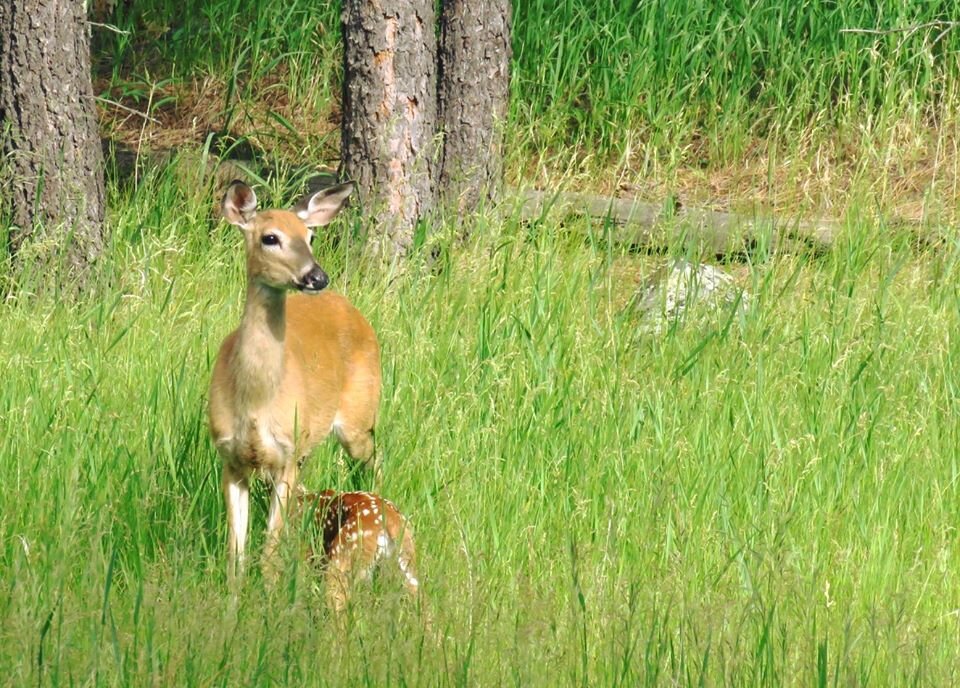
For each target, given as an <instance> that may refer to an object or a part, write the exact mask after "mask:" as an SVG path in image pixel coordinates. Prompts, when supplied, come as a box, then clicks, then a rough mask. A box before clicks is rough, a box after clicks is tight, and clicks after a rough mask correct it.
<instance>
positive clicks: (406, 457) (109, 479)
mask: <svg viewBox="0 0 960 688" xmlns="http://www.w3.org/2000/svg"><path fill="white" fill-rule="evenodd" d="M193 193H194V192H193V190H192V189H191V190H189V191H184V190H183V189H181V187H179V186H178V184H177V182H176V177H175V176H172V175H163V174H160V175H157V176H156V177H151V178H149V179H148V180H147V181H146V182H145V183H144V185H143V186H142V187H141V188H140V190H139V191H138V192H136V193H127V194H123V193H118V194H117V195H115V197H114V203H115V204H116V206H117V207H120V208H123V212H122V213H119V214H118V216H117V226H116V233H115V237H116V241H115V246H114V248H113V249H112V252H111V254H110V256H109V260H108V261H106V262H105V265H104V270H103V274H102V275H101V277H102V279H103V282H102V285H101V288H100V290H99V291H96V292H94V293H93V294H91V295H90V297H89V298H87V299H85V300H83V301H81V302H79V303H77V304H70V305H68V304H66V303H62V302H58V301H57V300H56V299H55V298H53V297H40V298H37V299H30V298H24V299H22V300H13V301H9V302H8V303H6V304H5V305H4V309H3V311H2V315H0V317H2V325H0V346H2V348H3V350H4V351H5V352H6V354H5V360H6V368H5V373H4V386H3V393H2V395H0V417H2V419H3V425H4V428H5V432H4V434H3V437H2V438H0V455H2V456H4V457H5V460H4V462H3V463H2V465H0V486H2V487H0V514H2V518H0V542H2V543H3V547H2V549H0V565H2V567H3V569H4V570H5V571H8V572H9V578H8V585H7V586H6V587H5V591H4V593H3V595H2V596H0V608H2V610H3V617H4V619H5V623H4V625H3V628H2V630H0V635H2V641H3V642H2V643H0V648H2V650H0V665H2V666H3V668H4V674H5V675H7V676H10V677H11V678H10V680H11V681H12V682H14V683H23V684H35V683H37V682H38V680H39V681H40V683H42V684H45V683H50V684H59V683H64V682H68V681H70V682H80V683H84V682H94V683H96V682H99V683H103V684H108V685H128V684H131V683H151V682H155V683H162V684H177V685H200V684H202V685H207V684H210V683H226V684H236V683H254V684H257V683H268V682H269V683H276V684H283V685H287V684H290V685H301V684H303V683H304V682H306V683H308V684H314V683H319V684H326V683H329V684H337V685H340V684H345V683H349V684H354V683H358V682H364V683H373V684H377V685H383V684H410V683H415V684H429V685H435V684H443V685H447V684H457V685H461V684H480V685H490V684H500V683H505V682H518V683H531V684H537V685H556V684H557V683H563V684H566V683H574V682H576V683H581V682H583V683H588V684H597V683H600V684H608V683H621V684H629V685H635V684H638V683H653V682H656V681H661V682H666V683H674V682H679V683H684V684H687V683H698V682H699V681H701V680H704V681H706V682H708V683H713V684H718V683H726V684H730V683H735V684H739V683H745V682H750V683H773V682H787V683H804V684H806V683H810V682H817V681H821V682H824V681H825V682H829V683H833V682H834V681H837V682H839V683H840V684H850V683H858V682H869V683H873V684H884V685H888V684H895V683H902V682H906V681H907V680H910V679H912V678H913V677H919V679H920V680H921V681H923V682H927V683H934V684H943V683H944V682H948V681H949V677H950V676H952V671H953V670H954V669H955V667H956V661H957V652H956V638H957V622H956V618H955V610H956V609H957V608H958V602H960V600H958V595H957V590H958V589H960V586H958V581H957V577H956V571H957V570H958V568H957V567H958V563H960V562H958V561H957V553H956V547H955V546H954V538H953V535H952V533H953V529H954V524H955V523H956V522H957V518H958V516H960V514H958V507H957V504H958V503H960V502H958V496H960V495H957V483H956V476H957V471H958V466H957V463H956V447H957V443H958V439H960V438H958V435H957V433H958V430H957V427H958V426H957V423H956V422H955V420H956V417H957V413H958V410H960V409H958V405H960V395H958V388H957V384H956V380H957V376H956V372H957V360H958V345H957V338H956V332H957V327H958V324H960V323H958V319H960V293H958V291H957V288H956V283H957V270H958V262H957V259H958V257H960V253H958V250H957V247H956V246H952V247H946V248H944V249H943V250H940V251H938V252H929V253H921V254H918V253H915V252H913V251H912V249H911V248H910V246H909V245H908V244H907V243H906V242H903V243H902V244H901V243H898V242H897V241H896V240H895V239H891V238H890V234H889V232H887V231H886V230H884V229H883V228H877V227H871V226H868V225H863V224H861V223H859V222H858V221H856V220H851V222H850V224H849V225H848V227H847V230H846V233H845V234H844V236H843V237H842V238H841V240H840V241H839V243H838V244H837V246H836V248H835V250H834V252H833V253H831V254H829V255H827V256H825V257H823V258H820V259H812V258H807V257H803V256H799V257H793V258H789V257H782V258H775V259H773V260H770V261H767V262H762V263H758V264H756V265H754V266H752V267H750V268H749V269H747V270H746V271H741V274H742V278H741V281H742V284H743V286H745V287H746V288H747V289H748V290H749V291H751V292H752V293H753V295H754V296H753V299H752V300H751V303H752V304H753V305H752V307H751V309H749V310H748V311H747V312H746V313H745V314H744V315H743V316H736V317H732V318H730V317H726V316H722V317H720V318H719V319H717V321H715V322H714V321H707V322H706V323H704V324H702V325H690V326H688V327H682V328H679V329H677V330H674V331H672V332H669V333H667V334H664V335H661V336H659V337H653V336H651V335H644V334H642V333H641V332H640V331H639V330H638V328H637V327H636V325H637V323H636V320H635V319H634V318H633V317H632V316H631V315H630V314H629V312H625V311H623V310H622V304H623V303H625V301H626V299H625V296H627V295H629V291H630V284H626V285H625V284H624V283H623V282H622V280H623V278H624V275H625V274H626V275H629V274H638V273H639V271H641V270H643V269H644V266H647V265H649V262H650V261H651V260H652V259H649V258H646V259H643V258H631V257H629V256H624V255H620V254H618V253H611V252H610V251H609V250H607V247H606V246H605V245H603V243H602V242H599V243H596V244H594V243H586V244H584V243H583V242H582V241H580V240H576V239H575V238H574V235H572V234H569V233H566V234H560V233H558V232H557V231H556V228H555V227H554V226H552V225H551V224H549V223H547V224H538V225H532V226H524V225H520V224H519V223H518V222H517V221H516V220H515V219H511V218H506V220H504V221H503V222H501V223H494V222H491V223H490V227H491V229H490V231H488V232H486V233H483V234H480V235H478V238H477V239H476V240H475V243H474V244H471V245H469V246H466V247H457V248H451V250H450V251H449V252H447V253H445V254H444V255H445V256H446V258H445V259H444V260H443V261H441V263H432V264H431V263H429V262H427V263H425V266H427V267H429V269H423V270H421V269H420V268H418V267H412V268H410V269H408V270H407V271H405V272H404V273H402V274H399V275H394V276H393V277H392V281H390V282H389V283H387V281H386V280H385V278H384V277H383V276H382V274H381V273H379V272H378V271H373V270H370V271H367V270H364V269H363V268H362V263H360V262H358V261H357V260H356V258H355V257H354V256H352V254H351V252H349V250H348V249H346V248H345V246H348V245H349V244H341V245H340V247H339V248H337V249H333V248H330V247H326V248H321V249H319V253H320V255H321V258H322V262H323V263H324V265H325V266H326V267H327V268H328V269H329V271H330V272H331V274H332V275H333V278H334V279H333V284H334V288H337V289H339V290H343V291H346V293H348V295H349V296H350V297H351V299H352V300H353V301H354V302H355V303H356V304H357V305H358V307H359V308H360V309H361V310H362V311H363V312H364V313H366V314H367V316H368V317H369V319H370V320H371V322H372V323H373V324H374V326H375V328H376V329H377V332H378V333H379V336H380V339H381V342H382V346H383V369H384V395H383V397H384V398H383V404H382V408H381V419H382V420H381V423H380V426H379V429H378V442H379V444H380V449H381V451H382V452H383V453H384V456H385V458H386V462H387V464H386V466H387V468H386V484H385V487H384V492H385V493H386V494H387V496H389V497H390V498H391V499H392V500H394V501H395V502H397V504H398V505H399V506H400V507H401V509H403V510H404V511H405V512H406V513H408V514H409V516H410V517H411V518H412V521H413V524H414V526H415V529H416V533H417V540H418V546H419V550H420V558H421V577H422V579H423V580H424V585H425V591H426V599H427V601H428V604H429V609H430V613H431V616H432V618H433V627H432V629H431V630H430V631H429V632H427V633H426V634H424V631H423V630H422V627H421V625H420V622H419V621H418V614H417V612H416V610H414V609H412V608H411V607H410V606H409V605H408V604H406V603H405V602H404V600H403V597H402V595H401V594H400V593H399V592H395V591H394V587H393V586H392V584H391V581H390V580H389V579H387V580H383V581H380V582H379V583H378V584H377V585H376V586H374V589H373V590H367V591H365V592H364V594H361V595H360V596H359V598H358V604H357V608H356V609H355V613H354V616H353V620H352V624H353V625H352V626H351V629H352V630H351V632H350V633H349V634H346V635H343V634H341V633H340V632H338V631H337V629H336V626H335V625H334V622H333V620H332V619H330V618H329V616H328V614H327V612H326V610H325V609H324V607H323V606H322V597H318V596H317V595H316V594H315V592H314V590H313V587H314V585H313V582H312V578H311V576H310V573H309V571H307V570H305V567H303V566H302V565H299V566H298V565H297V563H296V561H295V560H292V561H291V563H290V568H289V570H288V574H289V575H288V577H287V578H286V579H285V582H283V583H281V584H280V585H279V586H278V587H277V588H275V589H272V590H268V589H267V588H265V586H264V584H263V583H262V581H261V580H260V578H259V576H258V575H257V574H256V572H254V573H253V574H252V575H251V576H250V578H249V580H248V581H247V584H246V587H245V588H244V590H243V591H242V592H241V594H240V596H239V599H238V601H237V602H236V604H234V602H233V601H232V600H231V597H230V595H229V594H228V592H227V590H226V586H225V583H224V580H223V569H224V565H223V556H222V550H223V539H224V527H223V521H224V511H223V507H222V503H221V497H220V493H219V472H218V471H219V467H218V462H217V459H216V457H215V454H214V451H213V449H212V447H211V445H210V442H209V439H208V436H207V431H206V427H205V418H204V412H205V394H206V385H207V382H208V379H209V374H210V366H211V360H212V356H213V354H214V352H215V350H216V347H217V345H218V344H219V342H220V339H221V338H222V337H223V336H224V334H226V333H227V332H228V331H229V330H230V329H231V328H232V327H233V326H235V323H236V321H237V318H238V317H239V308H240V297H241V293H242V287H241V284H242V262H241V255H240V252H241V249H240V242H239V238H238V236H236V233H235V230H233V229H232V228H230V227H227V226H225V225H223V224H217V223H215V222H213V221H212V219H211V218H210V217H209V216H208V214H207V209H209V207H210V206H209V204H208V203H207V204H205V203H202V202H200V203H197V202H192V201H189V200H188V199H189V198H190V197H191V194H193ZM264 195H265V196H269V195H270V193H269V191H268V190H266V189H265V190H264ZM156 199H163V203H158V202H156ZM274 200H275V201H277V202H284V201H286V200H289V199H287V198H284V197H278V198H276V199H274ZM491 219H492V218H491ZM349 225H350V223H349V222H348V223H346V226H349ZM343 228H344V225H343V224H342V225H341V227H340V229H341V230H342V229H343ZM416 262H417V261H414V265H416ZM430 266H432V267H430ZM625 266H630V267H625ZM337 456H338V450H337V449H335V447H334V446H332V445H331V446H329V447H325V448H323V449H321V450H320V451H318V452H317V454H316V456H315V457H314V460H313V461H312V464H311V465H310V466H309V467H308V469H307V471H306V474H305V480H306V482H307V484H308V485H309V486H310V487H312V488H321V487H326V486H346V485H350V484H352V482H351V479H349V478H348V476H347V475H346V474H345V473H344V471H343V470H342V468H340V467H338V466H337V462H336V458H337ZM263 507H264V505H263V500H262V495H260V498H259V501H258V502H257V508H256V510H255V516H254V524H255V532H254V542H253V546H254V550H256V548H257V547H258V545H259V543H260V541H261V535H260V530H261V529H262V525H263V517H264V514H263ZM41 673H42V675H41ZM824 677H825V678H824Z"/></svg>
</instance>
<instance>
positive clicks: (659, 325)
mask: <svg viewBox="0 0 960 688" xmlns="http://www.w3.org/2000/svg"><path fill="white" fill-rule="evenodd" d="M749 301H750V295H749V293H747V292H746V291H744V290H743V289H741V288H740V287H738V286H737V284H736V282H735V281H734V279H733V277H732V276H730V275H729V274H727V273H726V272H724V271H723V270H721V269H720V268H717V267H714V266H712V265H706V264H704V263H701V264H699V265H698V264H694V263H691V262H690V261H688V260H683V259H679V260H675V261H671V262H670V263H667V264H666V265H664V266H663V267H661V268H660V269H659V270H657V271H656V272H654V273H653V274H652V275H650V277H648V278H647V279H645V280H644V282H643V284H641V285H640V287H639V289H638V290H637V293H636V295H635V296H634V299H633V308H634V309H635V311H636V312H637V313H638V314H639V315H640V318H641V323H640V327H641V329H642V330H644V331H647V332H651V333H653V334H660V333H662V332H664V331H665V330H667V329H668V328H669V327H670V326H671V325H672V324H673V323H677V324H678V325H679V324H682V323H686V322H690V321H691V320H692V319H697V320H700V319H703V318H707V317H709V316H715V315H717V314H721V313H722V314H725V315H729V313H730V308H732V307H733V305H734V304H737V306H736V307H737V309H738V311H739V312H743V311H744V310H745V309H746V307H747V306H748V304H749Z"/></svg>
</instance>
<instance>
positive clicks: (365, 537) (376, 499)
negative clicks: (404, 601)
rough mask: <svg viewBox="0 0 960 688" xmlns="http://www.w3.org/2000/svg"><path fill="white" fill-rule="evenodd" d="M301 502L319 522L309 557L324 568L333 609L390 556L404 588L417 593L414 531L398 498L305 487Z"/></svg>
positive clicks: (302, 509) (300, 508) (341, 606)
mask: <svg viewBox="0 0 960 688" xmlns="http://www.w3.org/2000/svg"><path fill="white" fill-rule="evenodd" d="M297 506H298V511H299V512H300V513H305V514H306V515H307V517H308V518H309V520H310V521H312V524H313V525H314V526H315V531H314V532H315V533H316V534H315V535H314V536H313V537H312V538H311V546H310V550H309V552H308V559H309V560H310V561H311V563H313V564H315V565H316V566H317V567H318V568H320V569H321V570H322V571H323V573H324V578H325V581H326V594H327V603H328V604H329V606H330V608H331V609H332V610H334V611H335V612H337V613H341V612H343V610H344V609H345V608H346V606H347V601H348V600H349V598H350V589H351V583H352V581H354V580H357V579H361V580H367V579H369V578H370V577H371V576H372V575H373V571H374V569H376V567H377V565H378V564H380V563H381V562H382V561H384V560H395V561H396V563H397V566H398V567H399V568H400V572H401V573H402V574H403V585H404V587H405V588H406V589H407V592H408V593H410V595H411V597H414V598H416V597H417V595H418V593H419V590H420V582H419V581H418V580H417V571H416V556H417V555H416V549H415V547H414V544H413V530H412V529H411V527H410V524H409V522H408V521H407V519H406V518H404V517H403V515H402V514H401V513H400V511H399V510H398V509H397V507H396V506H395V505H394V504H393V502H391V501H390V500H388V499H384V498H383V497H380V496H379V495H376V494H372V493H370V492H340V493H337V492H334V491H333V490H324V491H323V492H307V491H305V490H303V488H302V486H301V487H300V488H299V491H298V494H297Z"/></svg>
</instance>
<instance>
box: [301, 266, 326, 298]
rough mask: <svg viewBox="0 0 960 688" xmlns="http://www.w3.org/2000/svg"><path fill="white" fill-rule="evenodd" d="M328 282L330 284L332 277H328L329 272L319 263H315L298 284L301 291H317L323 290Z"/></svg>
mask: <svg viewBox="0 0 960 688" xmlns="http://www.w3.org/2000/svg"><path fill="white" fill-rule="evenodd" d="M328 284H330V278H329V277H327V273H325V272H324V271H323V268H321V267H320V266H319V265H314V266H313V267H312V268H310V271H309V272H307V274H305V275H304V276H303V277H301V278H300V284H299V285H298V286H299V287H300V291H305V292H308V293H315V292H318V291H322V290H323V289H324V288H325V287H326V286H327V285H328Z"/></svg>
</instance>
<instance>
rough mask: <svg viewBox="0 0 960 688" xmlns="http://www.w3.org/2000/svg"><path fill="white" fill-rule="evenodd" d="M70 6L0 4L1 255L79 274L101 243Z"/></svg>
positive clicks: (82, 24) (82, 31) (100, 198)
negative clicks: (5, 232)
mask: <svg viewBox="0 0 960 688" xmlns="http://www.w3.org/2000/svg"><path fill="white" fill-rule="evenodd" d="M83 8H84V3H83V2H80V1H79V0H3V1H2V2H0V121H2V122H3V126H4V128H5V129H6V131H5V135H4V137H3V150H4V154H5V158H6V160H5V161H4V163H5V164H4V165H3V168H2V188H3V196H4V204H5V205H7V206H8V212H9V214H10V219H11V221H12V223H13V225H14V227H13V229H12V231H11V233H10V235H9V246H8V248H9V250H10V252H11V253H12V254H13V256H14V258H15V259H17V260H18V261H20V262H36V263H37V267H38V268H41V269H49V268H50V267H52V265H51V263H53V262H54V261H57V260H59V259H60V257H61V256H62V257H64V258H65V259H66V262H67V266H68V267H70V268H74V269H76V270H79V271H81V272H80V273H75V274H74V275H73V277H74V278H79V277H80V276H81V274H82V272H83V271H85V269H86V268H87V267H88V266H89V265H90V264H91V263H92V262H93V261H94V260H95V259H96V258H97V257H98V256H99V254H100V252H101V249H102V247H103V215H104V180H103V153H102V150H101V147H100V137H99V133H98V129H97V117H96V107H95V104H94V101H93V86H92V84H91V79H90V42H89V32H88V28H87V24H86V17H85V15H84V9H83Z"/></svg>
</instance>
